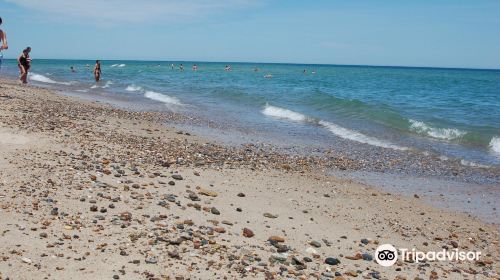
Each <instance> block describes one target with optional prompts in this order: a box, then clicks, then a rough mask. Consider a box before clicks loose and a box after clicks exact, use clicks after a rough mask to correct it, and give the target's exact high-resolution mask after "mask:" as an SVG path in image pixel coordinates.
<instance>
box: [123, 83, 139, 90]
mask: <svg viewBox="0 0 500 280" xmlns="http://www.w3.org/2000/svg"><path fill="white" fill-rule="evenodd" d="M125 90H126V91H141V90H142V87H140V86H136V85H134V84H131V85H129V86H127V88H126V89H125Z"/></svg>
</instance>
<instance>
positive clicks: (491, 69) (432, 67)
mask: <svg viewBox="0 0 500 280" xmlns="http://www.w3.org/2000/svg"><path fill="white" fill-rule="evenodd" d="M4 60H16V58H4ZM36 60H84V61H95V60H96V59H75V58H36ZM99 60H100V61H145V62H197V63H247V64H284V65H317V66H350V67H380V68H383V67H386V68H391V67H392V68H420V69H448V70H486V71H500V67H499V68H476V67H449V66H411V65H379V64H374V65H370V64H334V63H304V62H254V61H209V60H156V59H99Z"/></svg>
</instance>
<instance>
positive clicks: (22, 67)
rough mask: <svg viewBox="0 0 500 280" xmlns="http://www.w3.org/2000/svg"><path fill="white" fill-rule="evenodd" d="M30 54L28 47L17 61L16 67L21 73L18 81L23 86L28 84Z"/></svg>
mask: <svg viewBox="0 0 500 280" xmlns="http://www.w3.org/2000/svg"><path fill="white" fill-rule="evenodd" d="M30 52H31V48H30V47H27V48H25V49H24V50H23V52H22V53H21V55H20V56H19V58H18V59H17V66H19V72H20V73H21V76H20V77H19V80H20V81H21V83H23V84H27V83H28V71H29V70H30V66H31V58H30Z"/></svg>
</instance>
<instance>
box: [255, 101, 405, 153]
mask: <svg viewBox="0 0 500 280" xmlns="http://www.w3.org/2000/svg"><path fill="white" fill-rule="evenodd" d="M262 113H263V114H264V115H266V116H271V117H276V118H280V119H287V120H291V121H296V122H311V123H316V124H319V125H320V126H322V127H324V128H326V129H328V130H329V131H330V132H331V133H333V134H334V135H336V136H338V137H341V138H344V139H347V140H352V141H356V142H359V143H364V144H369V145H372V146H377V147H382V148H388V149H394V150H408V148H406V147H401V146H398V145H394V144H392V143H390V142H387V141H384V140H381V139H377V138H375V137H372V136H368V135H365V134H363V133H361V132H357V131H354V130H350V129H347V128H345V127H342V126H339V125H337V124H334V123H331V122H327V121H324V120H319V121H317V120H315V119H314V118H310V117H308V116H306V115H303V114H301V113H297V112H294V111H291V110H288V109H284V108H280V107H275V106H271V105H269V104H267V105H266V107H265V108H264V110H262Z"/></svg>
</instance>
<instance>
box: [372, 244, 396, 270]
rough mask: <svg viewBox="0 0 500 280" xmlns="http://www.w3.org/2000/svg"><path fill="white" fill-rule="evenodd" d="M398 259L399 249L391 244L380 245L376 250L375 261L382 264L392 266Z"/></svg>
mask: <svg viewBox="0 0 500 280" xmlns="http://www.w3.org/2000/svg"><path fill="white" fill-rule="evenodd" d="M397 260H398V250H396V248H394V246H392V245H391V244H383V245H380V246H378V248H377V250H376V251H375V261H376V262H377V263H378V264H380V265H381V266H391V265H393V264H395V263H396V261H397Z"/></svg>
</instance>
